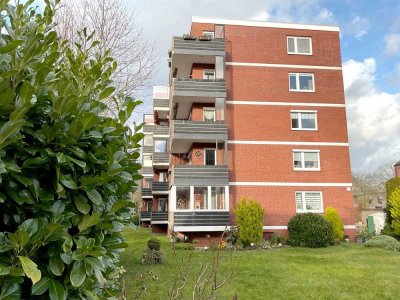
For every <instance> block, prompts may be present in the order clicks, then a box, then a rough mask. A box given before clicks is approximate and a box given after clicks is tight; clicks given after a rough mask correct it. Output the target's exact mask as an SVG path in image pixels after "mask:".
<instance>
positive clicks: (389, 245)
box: [364, 235, 400, 251]
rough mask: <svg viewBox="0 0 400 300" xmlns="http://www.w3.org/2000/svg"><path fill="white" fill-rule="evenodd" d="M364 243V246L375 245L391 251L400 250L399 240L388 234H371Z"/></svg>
mask: <svg viewBox="0 0 400 300" xmlns="http://www.w3.org/2000/svg"><path fill="white" fill-rule="evenodd" d="M364 245H365V246H366V247H376V248H383V249H386V250H391V251H400V242H399V241H398V240H396V239H395V238H393V237H391V236H388V235H377V236H373V237H372V238H370V239H369V240H368V241H367V242H366V243H365V244H364Z"/></svg>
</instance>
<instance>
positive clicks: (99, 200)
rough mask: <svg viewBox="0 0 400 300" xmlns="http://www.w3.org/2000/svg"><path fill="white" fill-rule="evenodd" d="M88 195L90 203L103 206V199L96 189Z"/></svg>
mask: <svg viewBox="0 0 400 300" xmlns="http://www.w3.org/2000/svg"><path fill="white" fill-rule="evenodd" d="M86 195H87V196H88V197H89V199H90V201H92V202H93V203H94V204H96V205H101V204H102V203H103V198H102V197H101V195H100V193H99V192H98V191H97V190H96V189H92V190H89V191H87V192H86Z"/></svg>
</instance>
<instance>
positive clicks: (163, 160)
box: [153, 152, 169, 169]
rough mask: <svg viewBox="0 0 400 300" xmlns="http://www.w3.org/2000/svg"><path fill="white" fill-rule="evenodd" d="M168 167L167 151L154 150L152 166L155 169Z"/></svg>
mask: <svg viewBox="0 0 400 300" xmlns="http://www.w3.org/2000/svg"><path fill="white" fill-rule="evenodd" d="M168 167H169V153H164V152H154V154H153V168H155V169H168Z"/></svg>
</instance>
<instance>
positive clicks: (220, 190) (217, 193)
mask: <svg viewBox="0 0 400 300" xmlns="http://www.w3.org/2000/svg"><path fill="white" fill-rule="evenodd" d="M211 209H225V188H224V187H214V186H213V187H211Z"/></svg>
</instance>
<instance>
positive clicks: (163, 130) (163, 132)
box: [153, 126, 169, 138]
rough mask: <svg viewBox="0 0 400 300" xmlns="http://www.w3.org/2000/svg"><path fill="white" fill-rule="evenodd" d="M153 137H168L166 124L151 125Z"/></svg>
mask: <svg viewBox="0 0 400 300" xmlns="http://www.w3.org/2000/svg"><path fill="white" fill-rule="evenodd" d="M153 137H154V138H158V137H161V138H166V137H169V128H168V126H154V127H153Z"/></svg>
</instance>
